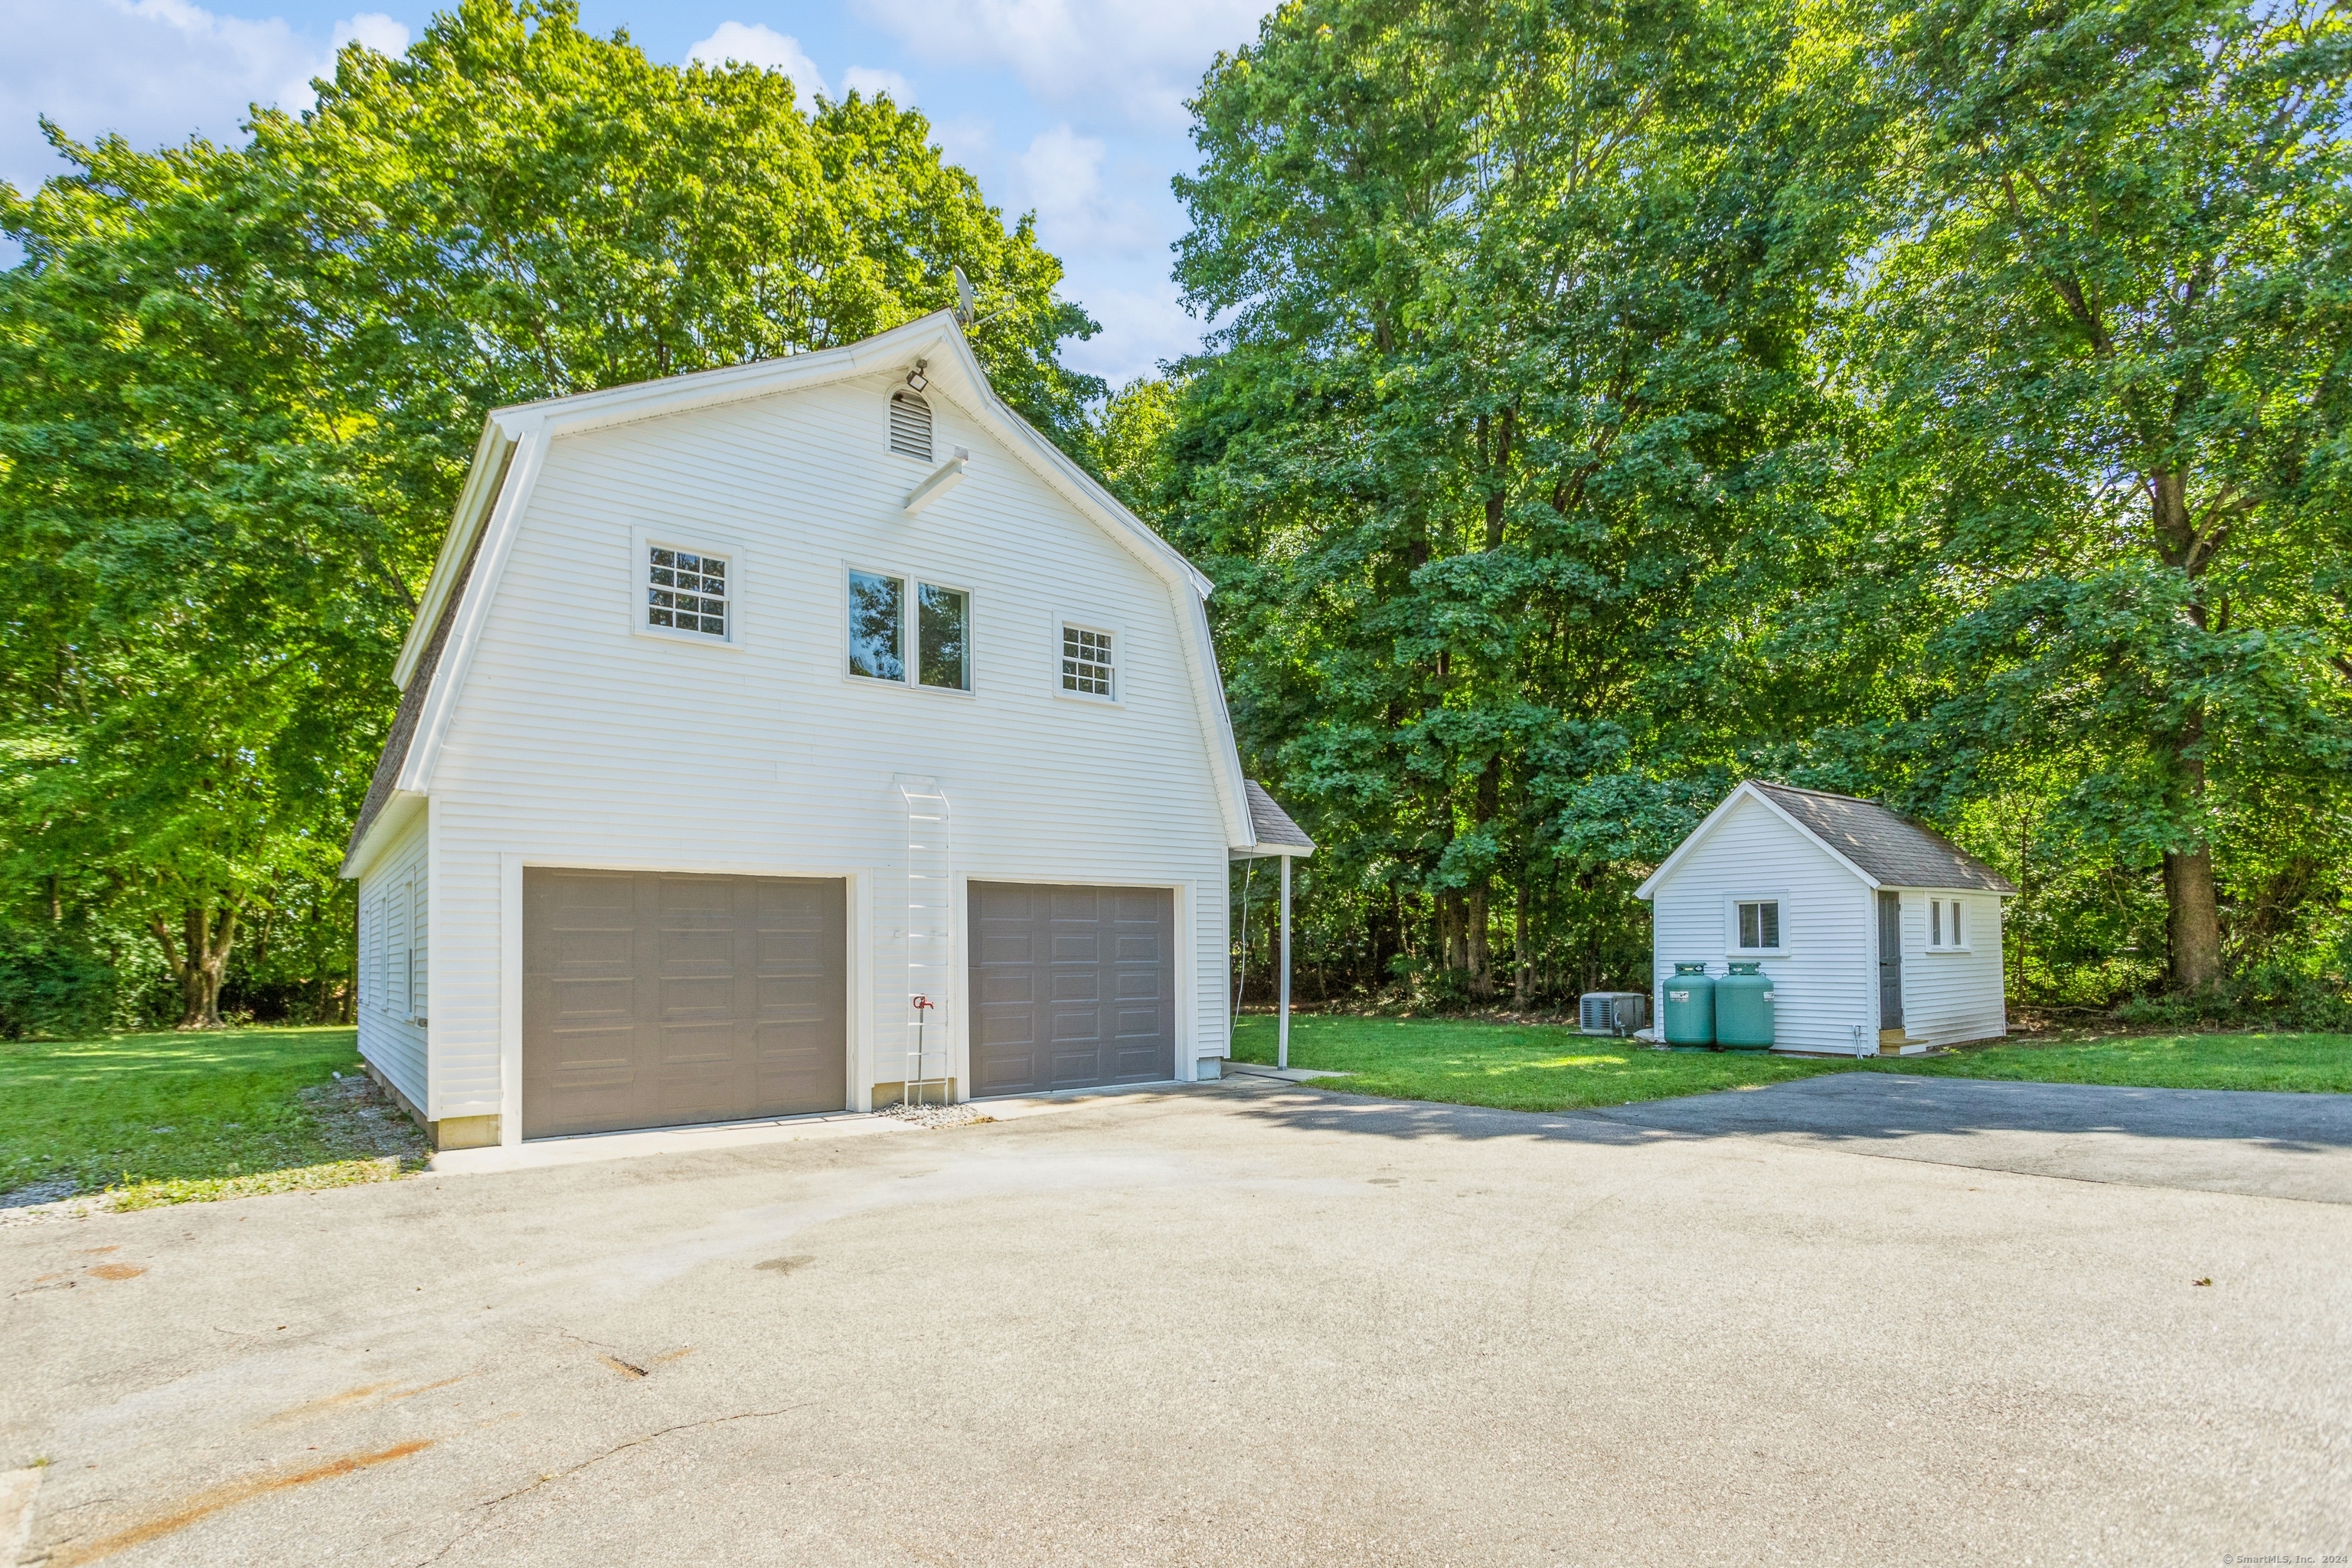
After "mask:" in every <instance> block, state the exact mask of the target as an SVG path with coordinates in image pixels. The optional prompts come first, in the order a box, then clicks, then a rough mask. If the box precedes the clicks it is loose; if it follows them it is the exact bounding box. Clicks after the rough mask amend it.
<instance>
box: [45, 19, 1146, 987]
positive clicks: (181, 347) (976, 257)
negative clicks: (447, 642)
mask: <svg viewBox="0 0 2352 1568" xmlns="http://www.w3.org/2000/svg"><path fill="white" fill-rule="evenodd" d="M252 131H253V134H252V138H251V141H250V142H248V144H247V145H246V146H244V147H242V148H236V149H224V148H217V147H213V146H209V145H206V144H204V143H202V142H194V143H191V144H190V145H188V146H186V147H184V148H180V149H173V150H169V151H166V152H163V153H152V154H151V153H142V152H140V151H138V150H136V149H133V148H131V147H129V146H127V145H124V144H123V143H121V142H115V141H110V142H101V143H99V144H97V145H94V146H80V145H77V144H75V143H73V142H70V141H68V139H67V138H66V137H65V135H64V134H63V133H62V132H58V131H55V130H53V131H52V132H51V135H52V140H53V142H55V144H56V145H57V146H58V148H59V150H60V151H61V152H63V153H66V154H67V156H68V158H69V159H70V160H71V161H72V162H73V163H74V164H75V171H74V173H72V174H69V175H67V176H64V177H61V178H59V179H57V180H53V181H51V182H49V183H48V184H47V185H45V186H44V187H43V188H42V189H41V190H39V191H37V192H35V193H32V194H31V195H19V194H18V193H16V192H15V191H13V190H9V189H8V188H6V187H5V185H0V228H4V229H5V231H6V232H7V233H8V234H9V235H10V236H11V237H13V238H14V239H15V240H16V242H17V243H18V244H19V245H20V246H21V247H23V249H24V252H25V255H24V258H23V260H22V262H21V263H20V264H19V265H18V266H16V268H12V269H10V270H9V271H7V272H5V273H0V584H5V586H0V595H5V604H0V875H5V879H6V887H7V890H8V895H9V896H8V899H7V901H6V905H5V909H0V941H5V963H0V1024H5V1025H6V1026H13V1027H18V1028H21V1027H25V1026H53V1027H71V1026H88V1025H89V1024H92V1023H98V1022H104V1021H107V1019H108V1017H109V1016H110V1014H121V1015H124V1016H129V1015H131V1014H135V1013H137V1012H138V1011H140V1010H142V1008H146V1007H150V1006H152V1005H154V1004H155V1001H156V999H155V998H153V997H152V996H150V995H147V994H143V993H142V992H141V990H140V988H139V985H138V984H137V982H136V980H135V976H137V975H139V974H141V973H146V972H148V970H149V969H150V968H151V966H152V965H154V964H156V963H159V962H160V963H164V964H167V965H168V966H169V967H170V969H171V970H172V972H173V977H174V979H175V980H176V983H177V984H176V985H175V986H174V987H173V994H174V996H175V1005H174V1007H173V1013H172V1014H171V1015H169V1016H177V1017H179V1018H180V1020H181V1021H182V1022H183V1023H185V1024H203V1023H207V1022H211V1021H214V1020H215V1019H216V1018H217V1016H218V1008H219V998H220V995H221V992H222V987H223V985H224V984H229V985H230V986H231V988H232V991H233V992H235V991H236V989H237V987H238V986H239V985H240V984H241V986H242V991H243V994H245V995H246V997H247V1000H248V1001H249V1002H259V1003H261V1004H262V1005H268V1006H272V1007H273V1009H274V1010H277V1011H281V1012H282V1011H284V1010H286V1009H288V1008H289V1007H292V1008H295V1009H296V1010H298V1011H306V1012H310V1013H331V1012H332V1011H334V1010H335V1009H336V1008H337V1007H338V1006H339V1005H347V1004H348V998H349V993H348V985H347V977H348V975H349V973H350V963H351V956H350V955H351V939H350V926H351V918H352V917H351V904H350V900H349V897H348V889H343V888H341V887H339V886H338V885H337V884H336V882H335V880H334V870H335V868H336V866H337V864H338V862H339V861H340V858H341V849H342V844H343V838H344V836H345V835H346V833H347V832H348V831H349V827H350V824H351V821H352V815H353V812H354V811H355V809H356V806H357V805H358V801H359V797H360V795H361V794H362V792H363V790H364V788H365V785H366V782H367V777H368V773H369V771H370V769H371V767H372V766H373V760H374V755H375V751H376V749H377V747H378V745H379V744H380V742H381V740H382V737H383V730H384V726H385V724H386V722H387V721H388V720H389V717H390V710H391V707H392V701H393V699H394V695H395V694H394V692H393V691H392V689H391V687H390V685H389V681H388V674H389V670H390V668H391V662H392V658H393V656H394V653H395V652H396V650H397V648H398V646H399V642H400V638H401V637H402V636H403V635H404V632H405V631H406V628H407V623H408V620H409V618H410V616H411V615H412V614H413V611H414V609H415V594H416V593H417V592H418V590H419V589H420V588H421V586H422V583H423V578H424V575H425V572H426V571H427V570H429V568H430V565H431V562H432V560H433V557H434V554H435V552H436V550H437V548H438V546H439V543H440V537H441V532H442V530H443V529H444V528H445V527H446V522H447V518H448V511H449V508H450V506H451V505H452V504H453V502H454V500H455V496H456V489H457V484H458V483H459V481H460V480H461V479H462V477H463V468H464V464H465V462H466V460H467V457H468V455H469V453H470V450H471V447H472V446H473V442H474V438H475V436H476V434H477V432H478V429H479V427H480V423H481V418H482V416H483V414H484V413H485V412H486V411H487V410H488V409H489V408H491V407H494V406H497V405H500V404H506V403H514V402H521V401H526V400H529V399H531V398H537V397H543V396H550V395H559V394H564V393H571V392H578V391H583V390H587V389H591V388H594V387H599V386H607V385H613V384H619V383H625V382H629V381H635V380H641V379H645V378H646V377H651V376H659V375H667V374H674V373H677V372H680V371H688V370H696V369H700V368H704V367H707V366H712V365H720V364H731V363H740V362H742V361H745V360H751V359H759V358H764V357H770V356H773V355H778V354H784V353H794V352H798V351H801V350H806V349H814V348H823V347H826V346H830V345H833V344H836V343H841V342H851V341H854V340H856V339H857V338H861V337H864V336H866V335H868V334H870V333H872V332H875V331H881V330H884V329H887V328H888V327H891V326H895V325H897V324H898V323H899V322H901V321H907V320H909V319H911V318H912V317H914V316H917V315H919V314H921V313H923V312H925V311H927V310H937V309H939V308H940V307H941V306H943V305H946V304H949V303H951V302H952V301H953V300H954V297H955V296H954V289H953V284H952V281H951V276H950V268H951V267H952V266H955V265H961V267H962V268H963V269H964V271H965V272H966V273H967V274H968V275H969V276H970V277H971V280H972V281H973V283H974V285H975V286H976V288H977V289H978V290H979V293H980V295H981V300H982V312H983V314H984V315H985V316H986V317H987V318H988V320H987V321H986V322H985V324H984V326H983V327H982V330H981V331H980V332H979V333H978V335H977V338H976V343H975V346H976V348H977V350H978V352H979V353H980V355H981V357H982V361H983V362H984V363H986V364H987V365H988V368H989V371H990V374H992V377H993V378H994V379H995V382H996V384H997V386H998V387H999V389H1000V390H1001V391H1002V392H1003V394H1004V395H1005V396H1006V397H1007V399H1008V400H1009V401H1011V402H1013V404H1014V405H1016V406H1018V407H1020V408H1021V409H1022V410H1023V411H1024V413H1025V414H1027V415H1028V416H1029V417H1030V418H1031V419H1033V420H1034V422H1036V423H1037V424H1039V425H1040V426H1044V427H1045V428H1046V429H1047V430H1049V431H1052V432H1054V433H1055V434H1056V435H1057V436H1059V437H1063V438H1066V439H1067V440H1070V441H1071V442H1072V443H1073V445H1074V446H1076V447H1078V448H1079V449H1081V450H1084V449H1086V448H1085V447H1084V445H1083V443H1084V441H1085V440H1086V438H1087V425H1086V419H1085V409H1086V405H1087V401H1088V400H1089V399H1091V398H1093V397H1096V396H1097V395H1098V394H1099V391H1100V388H1099V387H1098V386H1097V384H1094V383H1092V382H1090V381H1089V380H1087V378H1085V377H1083V376H1078V375H1075V374H1072V373H1070V372H1069V371H1067V370H1066V369H1065V368H1064V367H1063V366H1062V365H1061V364H1060V363H1059V362H1058V360H1057V358H1056V349H1057V346H1058V344H1059V343H1060V342H1062V341H1063V340H1064V339H1066V338H1067V337H1069V336H1071V335H1073V334H1078V335H1083V334H1085V333H1087V332H1090V331H1092V330H1093V328H1092V323H1090V322H1089V321H1087V319H1086V318H1085V316H1084V315H1083V313H1081V312H1080V311H1079V310H1077V308H1076V306H1074V305H1071V304H1069V303H1067V302H1066V301H1064V300H1060V299H1058V298H1057V297H1056V296H1055V286H1056V284H1057V283H1058V281H1059V279H1060V266H1059V264H1058V263H1057V262H1056V261H1055V259H1054V258H1052V257H1051V256H1049V255H1047V254H1045V252H1044V251H1043V250H1041V249H1040V248H1039V247H1038V246H1037V244H1036V241H1035V237H1034V234H1033V233H1032V231H1031V228H1030V226H1029V224H1028V222H1027V220H1025V219H1024V220H1022V221H1021V222H1019V223H1017V224H1015V225H1013V226H1011V227H1009V228H1008V227H1007V226H1006V225H1005V224H1004V222H1003V219H1002V218H1001V216H999V215H998V214H997V213H996V212H995V211H994V210H993V209H991V208H990V207H989V206H987V205H986V204H985V203H984V201H983V200H982V196H981V194H980V191H979V188H978V186H977V185H976V184H975V183H974V182H973V181H972V179H971V176H970V175H969V174H965V173H964V172H963V171H961V169H957V168H955V167H953V166H951V165H949V164H946V163H942V162H941V160H940V154H939V153H938V151H937V150H936V149H935V148H933V147H932V146H931V145H930V143H929V128H928V126H927V125H926V124H925V122H924V121H923V120H922V118H921V116H920V115H919V114H916V113H913V112H911V111H908V110H900V109H899V108H898V107H897V106H895V105H893V104H892V103H890V102H888V101H887V100H873V101H866V100H860V99H859V98H857V97H856V95H852V96H851V97H849V98H848V99H846V100H844V101H842V102H838V103H834V102H827V101H824V100H819V101H818V102H817V103H816V104H814V107H813V109H810V108H806V107H803V104H802V103H801V101H800V100H799V99H798V98H797V97H796V95H795V92H794V89H793V85H792V83H790V82H789V81H788V80H786V79H784V78H783V77H782V76H779V75H776V74H773V73H768V72H762V71H760V70H758V69H755V68H749V67H730V68H725V69H719V70H711V69H706V68H701V67H690V68H685V69H679V68H673V67H668V66H663V65H659V64H656V63H655V62H652V61H649V60H648V59H646V57H645V55H644V54H643V53H642V51H640V50H639V49H637V48H636V47H635V46H634V45H632V44H631V43H630V42H629V41H628V40H627V38H626V37H620V36H616V37H610V38H600V37H593V36H592V35H589V34H587V33H584V32H583V31H582V30H581V29H580V27H579V26H578V22H577V16H576V13H575V11H574V10H573V8H572V6H570V5H521V6H516V5H510V4H507V3H505V0H468V3H467V4H465V5H461V6H459V7H458V9H457V11H456V12H455V13H453V14H448V15H444V16H436V18H435V20H434V22H433V24H432V25H431V26H429V27H428V28H427V29H426V31H425V36H424V37H422V38H421V39H420V40H419V42H418V43H417V44H416V46H415V47H414V48H412V49H411V50H410V51H409V52H408V54H407V55H406V56H405V57H404V58H401V59H398V60H394V59H390V58H385V57H383V56H381V55H377V54H373V53H371V52H369V51H368V50H366V49H365V48H363V47H359V46H357V45H354V46H352V47H348V48H346V49H345V50H344V51H343V53H342V55H341V58H340V59H339V60H338V62H337V69H336V75H335V78H334V79H333V80H332V81H330V82H323V83H321V84H320V94H319V100H318V105H317V107H316V109H315V110H312V111H311V112H310V113H307V114H304V115H302V116H300V117H299V118H295V117H289V116H287V115H283V114H279V113H275V112H257V114H256V116H255V118H254V121H253V126H252ZM240 939H242V942H243V945H240ZM126 977H130V978H126ZM126 987H127V994H126Z"/></svg>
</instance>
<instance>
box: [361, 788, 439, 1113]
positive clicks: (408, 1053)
mask: <svg viewBox="0 0 2352 1568" xmlns="http://www.w3.org/2000/svg"><path fill="white" fill-rule="evenodd" d="M426 842H427V835H426V832H425V816H424V814H423V813H421V812H420V813H418V814H417V816H415V819H414V820H413V821H411V822H410V823H409V824H408V825H407V826H405V827H404V829H403V830H402V832H401V834H400V836H399V837H397V838H395V839H394V841H393V842H392V843H391V844H389V845H387V846H385V847H384V849H383V853H382V854H380V855H378V856H376V858H375V859H374V861H373V864H372V865H371V866H370V867H369V868H368V870H367V872H366V873H365V875H363V876H362V878H361V879H360V900H359V901H360V930H359V941H360V995H359V1032H360V1055H361V1056H362V1057H365V1058H367V1059H368V1060H369V1061H371V1062H373V1063H374V1064H375V1066H376V1068H377V1069H378V1070H379V1071H381V1072H382V1073H383V1075H384V1077H386V1078H388V1079H391V1080H392V1081H393V1083H394V1085H395V1086H396V1087H397V1088H398V1089H400V1092H401V1093H403V1094H404V1095H406V1096H407V1097H408V1099H409V1101H410V1103H411V1104H414V1105H419V1106H421V1105H424V1104H425V1088H426V1071H425V1027H424V1026H420V1025H418V1024H415V1023H413V1022H411V1018H412V1016H415V1015H416V1014H421V1013H422V1012H423V1008H424V1003H423V998H422V996H421V995H420V996H418V997H415V998H414V999H413V1000H412V997H411V995H410V975H411V973H412V972H413V971H412V967H411V965H410V963H409V960H408V953H409V948H410V944H411V943H412V942H414V943H415V945H416V946H418V947H419V948H422V947H423V946H424V944H425V931H427V930H428V929H429V927H430V921H431V897H430V886H431V884H430V880H429V876H428V866H427V856H426V852H425V846H426ZM419 959H420V962H419V963H417V964H415V968H414V973H415V974H416V978H417V979H418V980H419V981H421V980H422V979H423V973H422V972H423V970H424V967H425V965H424V964H423V963H422V962H421V960H422V954H421V953H420V954H419ZM418 989H419V990H420V991H421V989H422V987H421V985H420V986H419V987H418Z"/></svg>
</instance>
